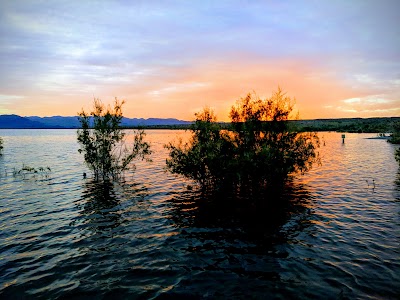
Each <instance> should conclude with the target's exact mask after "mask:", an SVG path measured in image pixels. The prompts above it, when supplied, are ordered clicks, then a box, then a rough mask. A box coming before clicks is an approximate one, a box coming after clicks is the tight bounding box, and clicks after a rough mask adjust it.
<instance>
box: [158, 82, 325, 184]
mask: <svg viewBox="0 0 400 300" xmlns="http://www.w3.org/2000/svg"><path fill="white" fill-rule="evenodd" d="M292 110H293V105H292V100H291V99H290V98H289V97H287V96H285V94H284V93H283V92H282V91H281V90H280V89H278V91H277V92H275V93H274V94H273V95H272V97H271V98H269V99H265V100H263V99H260V98H259V97H258V96H257V95H255V94H248V95H247V96H246V97H245V98H242V99H240V100H238V101H237V103H236V105H234V106H232V109H231V112H230V118H231V122H232V123H231V127H230V128H229V129H228V130H221V128H220V125H219V124H218V123H216V118H215V116H214V114H213V113H212V111H211V110H210V109H208V108H206V109H204V111H203V112H202V113H200V114H196V121H195V123H194V125H193V127H192V129H191V130H192V133H193V134H192V137H191V140H190V141H189V142H188V143H186V144H183V142H182V141H180V142H179V143H178V144H173V143H169V144H168V145H166V146H165V147H166V148H167V149H168V150H169V151H170V153H169V158H168V159H167V161H166V163H167V168H168V169H169V170H170V171H171V172H172V173H176V174H182V175H184V176H186V177H188V178H191V179H194V180H196V181H198V182H199V183H200V184H201V185H208V186H210V185H211V186H212V187H221V186H225V187H226V186H230V187H234V188H236V189H237V188H239V189H245V190H249V189H250V190H254V189H258V188H260V187H262V188H264V187H272V186H278V185H282V184H283V183H284V181H285V179H286V178H287V177H288V175H289V174H290V173H296V172H301V173H304V172H306V171H308V170H309V169H310V168H311V166H312V164H313V163H315V162H317V161H319V158H318V153H317V151H316V148H318V147H319V139H318V137H317V135H316V133H298V132H297V131H296V130H295V128H294V127H293V125H291V124H289V122H288V119H289V116H290V114H291V112H292Z"/></svg>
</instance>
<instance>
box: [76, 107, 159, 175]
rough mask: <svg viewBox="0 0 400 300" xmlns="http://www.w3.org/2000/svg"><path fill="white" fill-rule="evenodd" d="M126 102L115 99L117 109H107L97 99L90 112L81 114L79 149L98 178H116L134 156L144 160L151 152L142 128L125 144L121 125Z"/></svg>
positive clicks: (79, 117)
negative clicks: (128, 144) (130, 141)
mask: <svg viewBox="0 0 400 300" xmlns="http://www.w3.org/2000/svg"><path fill="white" fill-rule="evenodd" d="M123 104H124V101H122V102H119V101H118V100H117V99H115V102H114V108H111V107H110V106H109V107H107V108H105V107H104V105H103V104H102V103H101V101H100V100H98V99H95V100H94V103H93V111H92V112H91V113H90V114H88V113H86V112H85V111H83V110H82V112H81V113H79V116H78V119H79V122H80V125H81V128H80V129H79V130H78V132H77V134H78V142H79V143H80V145H81V148H80V149H79V152H80V153H83V154H84V157H85V162H86V164H87V166H88V167H89V169H91V170H92V171H93V174H94V177H95V179H96V180H99V179H102V180H108V179H110V178H112V179H117V178H119V177H120V175H121V173H122V172H123V171H125V170H127V169H129V167H130V166H131V162H132V160H133V159H135V158H141V159H144V158H145V157H146V156H147V155H149V154H150V153H151V151H150V145H149V144H148V143H147V142H145V141H144V137H145V133H144V131H143V130H137V131H135V132H134V138H133V145H132V146H131V147H130V148H128V146H127V145H126V143H125V132H124V131H123V129H122V128H121V127H120V124H121V120H122V118H123V115H122V105H123Z"/></svg>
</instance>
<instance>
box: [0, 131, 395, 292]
mask: <svg viewBox="0 0 400 300" xmlns="http://www.w3.org/2000/svg"><path fill="white" fill-rule="evenodd" d="M185 134H186V135H187V133H185V132H184V131H168V130H166V131H162V130H154V131H148V132H147V138H148V140H150V141H151V143H152V148H153V151H154V153H153V155H152V160H153V162H152V163H146V162H139V163H137V170H136V172H135V173H128V174H127V175H126V177H125V182H123V183H120V184H114V185H112V186H103V187H101V186H98V185H96V184H95V183H93V181H92V180H91V179H90V176H89V177H88V178H87V179H84V178H83V176H82V173H83V172H88V171H87V169H86V167H85V166H84V164H83V157H82V156H81V155H80V154H79V153H78V151H77V150H78V144H77V142H76V132H75V131H74V130H0V136H2V137H3V140H4V147H5V148H4V151H3V153H4V154H3V156H2V157H0V228H1V231H0V298H3V299H15V298H18V299H25V298H26V299H31V298H45V299H54V298H67V299H69V298H81V299H86V298H102V299H104V298H105V299H107V298H116V299H119V298H122V299H137V298H139V299H154V298H157V299H177V298H178V299H187V298H199V299H207V298H210V299H211V298H212V299H214V298H227V299H232V298H234V299H235V298H236V299H238V298H239V299H240V298H252V299H288V298H306V299H309V298H319V299H321V298H326V299H347V298H348V299H382V298H384V299H399V298H400V176H399V167H398V164H397V162H396V161H395V159H394V151H395V149H396V148H395V147H396V146H393V145H391V144H389V143H387V142H386V141H385V140H377V139H367V138H368V137H373V136H374V134H346V140H345V144H342V141H341V134H339V133H321V134H320V137H321V138H323V141H325V146H323V143H324V142H322V143H321V144H322V146H321V149H320V153H321V162H322V165H321V166H315V167H314V168H313V169H312V170H311V172H309V173H307V174H306V175H303V176H300V175H299V176H297V177H296V178H294V179H293V180H292V181H291V182H289V183H288V186H287V191H286V193H285V195H284V197H286V198H287V199H289V200H290V206H288V207H287V210H286V211H285V212H284V213H283V214H282V215H281V216H279V217H277V218H272V216H271V214H268V213H266V214H265V215H264V219H265V220H261V219H257V220H252V221H250V220H248V219H247V221H246V220H245V219H241V218H234V217H231V216H230V215H229V207H226V211H228V212H227V213H226V214H224V213H223V211H222V210H221V209H220V208H216V207H213V206H212V205H210V204H207V203H206V201H203V200H204V199H203V198H202V197H203V196H202V195H201V193H200V192H199V191H197V189H196V187H195V186H194V185H193V183H191V182H190V181H187V180H184V179H183V178H182V177H179V176H174V175H171V174H169V173H167V172H166V171H165V169H164V168H165V158H166V157H167V152H166V150H165V149H164V148H163V145H164V144H165V143H167V142H169V141H171V140H174V139H175V138H176V136H185ZM22 164H25V165H29V166H32V167H36V168H38V167H47V166H49V167H50V168H51V172H50V174H49V177H48V178H46V177H44V176H36V177H32V176H26V177H22V176H13V175H12V171H13V169H14V168H17V169H20V168H21V167H22ZM238 215H240V213H239V214H238V212H236V214H235V216H238ZM259 215H260V214H258V217H257V218H259ZM261 215H262V214H261Z"/></svg>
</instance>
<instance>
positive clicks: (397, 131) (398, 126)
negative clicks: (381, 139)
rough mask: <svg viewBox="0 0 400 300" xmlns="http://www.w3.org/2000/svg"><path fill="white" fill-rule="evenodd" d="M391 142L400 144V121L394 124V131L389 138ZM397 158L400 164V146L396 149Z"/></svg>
mask: <svg viewBox="0 0 400 300" xmlns="http://www.w3.org/2000/svg"><path fill="white" fill-rule="evenodd" d="M389 142H391V143H393V144H400V122H396V123H394V124H393V133H392V135H391V137H390V139H389ZM395 158H396V160H397V161H398V162H399V165H400V148H399V149H397V150H396V152H395Z"/></svg>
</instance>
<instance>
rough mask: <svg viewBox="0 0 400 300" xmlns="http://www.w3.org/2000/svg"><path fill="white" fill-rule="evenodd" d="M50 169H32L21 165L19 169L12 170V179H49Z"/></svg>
mask: <svg viewBox="0 0 400 300" xmlns="http://www.w3.org/2000/svg"><path fill="white" fill-rule="evenodd" d="M50 172H51V169H50V167H38V168H34V167H31V166H27V165H22V168H21V169H15V168H14V170H13V176H14V177H22V178H23V179H26V178H27V177H29V178H33V179H37V178H38V177H39V178H45V179H47V178H49V175H50Z"/></svg>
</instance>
